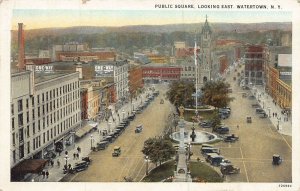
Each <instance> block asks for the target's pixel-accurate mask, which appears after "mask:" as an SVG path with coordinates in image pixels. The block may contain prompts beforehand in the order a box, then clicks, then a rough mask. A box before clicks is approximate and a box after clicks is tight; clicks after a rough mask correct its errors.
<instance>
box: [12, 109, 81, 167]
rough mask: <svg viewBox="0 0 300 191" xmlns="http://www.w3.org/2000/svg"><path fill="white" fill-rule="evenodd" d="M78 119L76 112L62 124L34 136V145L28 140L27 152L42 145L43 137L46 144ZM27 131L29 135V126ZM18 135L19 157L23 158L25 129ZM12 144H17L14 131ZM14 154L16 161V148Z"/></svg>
mask: <svg viewBox="0 0 300 191" xmlns="http://www.w3.org/2000/svg"><path fill="white" fill-rule="evenodd" d="M78 121H80V116H79V115H78V114H77V113H76V114H74V115H73V116H72V117H70V118H68V119H66V120H65V121H63V122H61V123H60V125H57V126H55V127H53V128H51V129H50V130H48V131H47V132H44V133H43V134H42V135H39V136H37V137H35V138H33V139H32V147H31V146H30V141H28V142H27V154H30V152H31V150H33V151H34V150H36V149H38V148H40V147H41V137H42V140H43V144H45V143H46V142H49V141H50V140H52V139H53V138H55V137H56V136H58V135H59V134H61V133H63V132H64V131H66V130H67V129H69V128H70V127H72V126H73V125H75V124H76V123H78ZM25 132H26V135H27V136H29V127H28V128H27V129H26V130H25ZM18 136H19V141H20V146H19V157H18V158H19V159H22V158H23V157H24V144H23V141H24V132H23V129H20V130H19V134H18ZM12 144H13V145H15V144H16V134H15V133H12ZM12 155H13V161H14V163H15V162H16V158H17V157H16V151H15V150H14V151H13V154H12Z"/></svg>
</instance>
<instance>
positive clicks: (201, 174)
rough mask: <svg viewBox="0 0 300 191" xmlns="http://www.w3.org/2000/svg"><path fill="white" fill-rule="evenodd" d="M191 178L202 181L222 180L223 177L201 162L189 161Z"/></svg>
mask: <svg viewBox="0 0 300 191" xmlns="http://www.w3.org/2000/svg"><path fill="white" fill-rule="evenodd" d="M190 171H191V176H192V179H193V180H194V179H195V178H198V179H199V180H201V181H204V182H223V178H222V177H221V176H220V175H219V174H218V173H217V172H216V171H215V170H214V169H213V168H212V167H210V166H208V165H206V164H205V163H202V162H190Z"/></svg>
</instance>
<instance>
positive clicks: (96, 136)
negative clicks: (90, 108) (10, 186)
mask: <svg viewBox="0 0 300 191" xmlns="http://www.w3.org/2000/svg"><path fill="white" fill-rule="evenodd" d="M149 92H150V91H145V92H144V93H143V94H141V96H140V97H138V98H137V99H134V100H132V104H131V102H130V101H129V102H128V103H126V104H124V105H123V106H122V107H121V108H120V109H119V111H118V113H119V117H118V115H117V113H116V111H115V107H114V105H111V106H110V108H111V109H112V116H113V118H114V119H115V121H114V122H113V119H112V117H110V118H109V120H108V121H107V122H106V121H105V120H104V121H101V122H98V123H99V124H98V130H97V131H93V132H91V133H88V134H87V135H85V136H84V137H82V138H81V139H79V140H78V141H76V142H75V144H74V145H71V146H69V147H67V148H66V150H64V151H63V152H62V153H61V155H60V156H57V157H56V158H55V159H53V161H54V165H53V167H52V166H51V165H48V164H47V165H46V166H45V168H44V170H45V171H48V172H49V177H48V178H46V177H45V178H43V175H37V174H34V175H33V176H32V178H31V180H32V181H34V182H59V181H60V180H61V179H62V178H63V177H64V176H65V175H66V174H64V173H63V167H64V165H65V164H68V165H69V164H71V165H72V167H74V166H75V163H76V162H79V161H81V158H82V157H84V156H88V155H89V154H90V153H91V147H92V146H95V145H96V144H97V143H98V142H100V141H101V140H102V139H103V136H102V132H103V131H104V130H107V131H110V132H112V131H113V130H114V129H115V128H116V127H117V126H118V124H119V123H120V121H122V120H123V118H126V117H127V116H128V114H131V112H132V110H133V109H135V108H137V107H138V106H139V105H141V104H142V103H143V102H144V101H145V100H146V95H147V94H148V93H149ZM88 123H95V122H93V121H91V122H89V121H84V122H83V124H88ZM82 126H84V125H82ZM77 147H80V148H81V152H80V153H79V158H78V159H76V158H74V156H73V154H74V153H78V151H77ZM65 151H68V156H67V160H66V155H65ZM57 161H59V162H60V165H59V166H58V163H57Z"/></svg>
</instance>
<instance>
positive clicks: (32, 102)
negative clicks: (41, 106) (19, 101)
mask: <svg viewBox="0 0 300 191" xmlns="http://www.w3.org/2000/svg"><path fill="white" fill-rule="evenodd" d="M31 105H32V107H33V106H34V97H32V98H31Z"/></svg>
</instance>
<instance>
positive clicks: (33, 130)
mask: <svg viewBox="0 0 300 191" xmlns="http://www.w3.org/2000/svg"><path fill="white" fill-rule="evenodd" d="M32 133H33V134H35V123H32Z"/></svg>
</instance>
